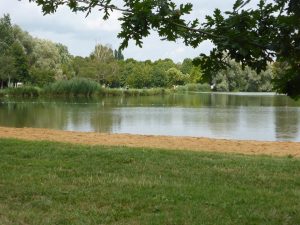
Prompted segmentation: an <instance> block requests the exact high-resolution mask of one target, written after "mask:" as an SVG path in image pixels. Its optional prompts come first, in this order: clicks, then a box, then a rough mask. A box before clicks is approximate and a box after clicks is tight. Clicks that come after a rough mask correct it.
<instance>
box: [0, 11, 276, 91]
mask: <svg viewBox="0 0 300 225" xmlns="http://www.w3.org/2000/svg"><path fill="white" fill-rule="evenodd" d="M228 63H229V64H230V65H231V67H230V68H228V69H226V70H223V71H221V72H219V73H217V74H215V76H214V77H213V82H212V83H211V84H209V85H213V87H214V89H215V90H216V91H271V90H272V89H273V87H272V82H271V81H272V79H273V78H274V76H275V73H274V71H276V70H275V69H274V68H273V66H272V65H270V66H269V68H268V69H267V70H266V71H264V72H262V73H260V74H257V73H256V72H254V71H253V70H251V69H249V68H248V67H246V68H244V69H242V67H241V65H240V64H238V63H236V62H234V61H229V62H228ZM72 78H88V79H90V80H93V81H96V82H97V83H98V84H100V85H102V86H106V87H111V88H118V87H126V88H127V87H128V88H153V87H162V88H165V87H166V88H171V87H174V86H179V85H185V84H190V83H192V84H193V83H202V82H204V81H203V79H202V74H201V68H200V67H196V66H194V65H193V63H192V60H191V59H185V60H184V61H183V62H182V63H174V62H173V61H172V60H171V59H163V60H157V61H154V62H152V61H150V60H147V61H143V62H141V61H136V60H134V59H126V60H124V55H123V54H122V52H121V51H120V50H113V49H112V48H111V47H110V46H105V45H101V44H97V45H96V46H95V49H94V50H93V51H92V52H91V54H90V56H88V57H80V56H73V55H71V54H70V53H69V51H68V48H67V47H66V46H64V45H62V44H57V43H53V42H51V41H49V40H42V39H38V38H33V37H32V36H31V35H30V34H29V33H27V32H25V31H23V30H22V29H21V28H20V27H19V26H17V25H12V23H11V20H10V17H9V15H4V16H3V17H2V18H0V86H1V88H5V87H10V86H16V84H17V83H18V82H22V83H24V84H29V85H33V86H39V87H43V86H47V85H49V84H50V83H53V82H55V81H59V80H69V79H72Z"/></svg>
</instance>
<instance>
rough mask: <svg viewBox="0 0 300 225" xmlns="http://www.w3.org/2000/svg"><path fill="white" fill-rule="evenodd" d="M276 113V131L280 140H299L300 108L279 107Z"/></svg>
mask: <svg viewBox="0 0 300 225" xmlns="http://www.w3.org/2000/svg"><path fill="white" fill-rule="evenodd" d="M274 113H275V131H276V138H277V139H278V140H291V141H292V140H299V137H298V130H299V124H298V123H299V117H300V112H299V109H298V108H293V107H278V108H276V109H275V110H274Z"/></svg>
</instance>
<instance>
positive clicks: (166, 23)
mask: <svg viewBox="0 0 300 225" xmlns="http://www.w3.org/2000/svg"><path fill="white" fill-rule="evenodd" d="M29 1H30V2H36V3H37V4H38V5H40V6H42V10H43V12H44V14H49V13H54V12H55V11H56V10H57V8H58V7H60V6H62V5H66V6H68V7H69V8H70V9H71V10H72V11H74V12H78V11H82V12H86V13H87V15H89V13H91V11H92V10H93V9H97V10H99V11H102V13H103V14H102V16H103V19H108V18H109V16H110V13H111V12H112V11H114V10H118V11H120V12H122V15H121V17H120V18H119V20H120V21H121V26H122V30H121V32H120V33H119V34H118V37H119V38H121V39H122V44H121V48H126V47H127V46H128V42H129V40H131V39H132V40H134V41H135V43H136V44H137V45H139V46H142V43H143V42H142V41H143V38H144V37H147V36H148V35H150V31H151V30H155V31H157V32H158V34H159V36H160V37H162V39H164V40H168V41H175V40H177V39H182V40H183V41H184V43H185V44H186V45H187V46H191V47H194V48H195V47H197V46H199V45H200V43H202V42H203V41H205V40H210V41H211V42H212V43H213V44H214V46H215V47H214V48H213V49H212V50H211V52H210V55H205V54H200V56H199V57H198V58H196V59H195V60H194V63H195V64H197V65H201V68H202V73H203V77H204V78H206V80H207V81H211V80H212V75H213V74H215V73H216V72H218V71H219V70H222V69H225V67H226V66H228V65H227V61H228V60H227V58H231V59H234V60H235V61H236V62H238V63H240V64H242V65H243V66H249V67H250V68H252V69H255V70H256V71H257V72H260V71H261V70H265V69H266V68H267V66H268V64H269V63H270V62H273V61H277V62H278V63H281V64H282V65H284V66H283V69H282V70H281V76H278V77H277V78H276V80H275V82H276V85H275V86H276V89H277V91H278V92H281V93H286V94H288V95H289V96H291V97H299V96H300V87H299V84H300V74H299V73H300V34H299V30H300V1H299V0H270V1H266V0H259V2H258V4H257V7H253V8H251V7H249V3H250V2H251V0H236V2H235V3H234V5H233V7H232V10H231V11H226V12H221V11H220V10H219V9H216V10H215V11H214V13H213V15H210V16H206V19H205V21H203V22H200V20H199V19H198V18H195V19H193V20H186V19H185V18H186V17H185V16H186V15H187V14H190V13H191V12H192V10H193V6H192V4H191V3H186V4H180V5H176V4H175V3H174V2H173V1H172V0H143V1H140V0H123V1H121V2H122V3H123V4H122V6H119V5H118V4H117V3H116V2H118V3H120V1H114V0H56V1H52V0H29Z"/></svg>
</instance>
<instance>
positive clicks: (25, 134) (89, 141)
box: [0, 127, 300, 157]
mask: <svg viewBox="0 0 300 225" xmlns="http://www.w3.org/2000/svg"><path fill="white" fill-rule="evenodd" d="M0 138H17V139H23V140H48V141H57V142H65V143H75V144H85V145H105V146H127V147H142V148H159V149H169V150H191V151H206V152H224V153H225V152H226V153H241V154H251V155H272V156H294V157H300V143H299V142H263V141H239V140H223V139H211V138H197V137H173V136H152V135H131V134H108V133H94V132H74V131H61V130H50V129H39V128H8V127H0Z"/></svg>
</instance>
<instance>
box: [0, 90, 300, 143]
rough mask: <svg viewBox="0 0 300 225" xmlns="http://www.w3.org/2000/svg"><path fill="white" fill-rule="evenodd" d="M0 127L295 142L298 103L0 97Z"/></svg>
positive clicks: (190, 97)
mask: <svg viewBox="0 0 300 225" xmlns="http://www.w3.org/2000/svg"><path fill="white" fill-rule="evenodd" d="M0 126H7V127H37V128H51V129H59V130H70V131H94V132H109V133H130V134H147V135H172V136H195V137H211V138H226V139H240V140H267V141H300V134H299V129H300V102H296V101H293V100H292V99H290V98H288V97H287V96H284V95H275V94H272V93H267V94H257V93H232V94H228V93H189V94H173V95H166V96H149V97H106V98H96V99H86V98H83V99H73V98H72V99H62V98H61V99H7V98H2V99H0Z"/></svg>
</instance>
